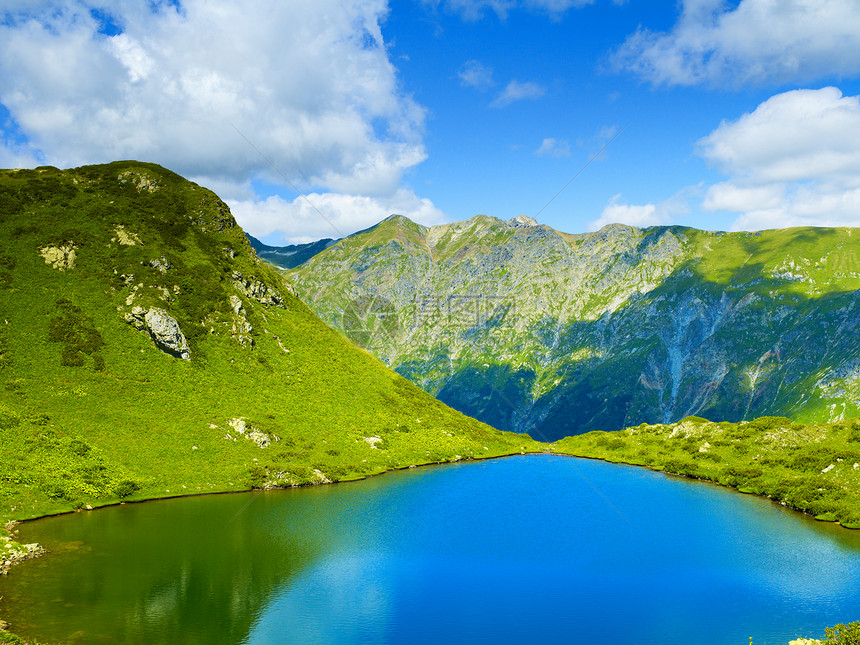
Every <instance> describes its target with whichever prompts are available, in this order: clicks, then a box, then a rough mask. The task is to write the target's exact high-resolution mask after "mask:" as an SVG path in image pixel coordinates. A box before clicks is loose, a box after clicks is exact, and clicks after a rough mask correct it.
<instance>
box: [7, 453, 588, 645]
mask: <svg viewBox="0 0 860 645" xmlns="http://www.w3.org/2000/svg"><path fill="white" fill-rule="evenodd" d="M545 454H556V453H553V452H551V451H540V452H535V451H529V452H522V451H519V452H511V453H507V454H501V455H490V456H487V457H467V458H461V459H455V460H452V461H428V462H425V463H420V464H410V465H409V466H401V467H398V468H390V469H388V470H384V471H382V472H378V473H371V474H369V475H364V476H362V477H356V478H352V479H344V480H337V481H329V482H306V483H302V484H297V485H294V486H273V487H271V488H250V489H242V490H216V491H206V492H200V493H182V494H176V495H174V494H170V495H163V496H155V497H144V498H141V499H129V500H123V501H119V502H108V503H106V504H99V505H96V506H90V507H88V508H76V509H72V510H68V511H60V512H57V513H45V514H44V515H39V516H36V517H28V518H24V519H20V520H11V521H9V522H7V523H6V525H5V526H4V527H3V528H4V529H5V532H6V533H7V534H8V537H7V536H3V535H0V540H3V541H4V542H6V544H7V546H8V548H10V549H11V551H10V553H9V554H8V555H4V556H3V557H2V559H0V575H4V576H5V575H8V574H9V572H10V571H11V570H12V568H13V567H14V566H15V565H17V564H20V563H21V562H25V561H27V560H32V559H34V558H38V557H41V556H43V555H50V551H48V550H47V549H45V548H44V547H42V546H41V545H40V544H37V543H33V544H21V543H19V542H16V541H15V535H14V528H15V527H16V526H18V525H20V524H24V523H29V522H36V521H38V520H43V519H46V518H49V517H60V516H62V515H71V514H73V513H90V512H92V511H97V510H99V509H103V508H110V507H113V506H124V505H126V504H145V503H152V502H160V501H164V500H169V499H181V498H186V497H201V496H204V495H231V494H237V495H238V494H243V493H254V492H265V491H270V490H291V489H296V488H310V487H314V486H332V485H336V484H351V483H353V482H360V481H365V480H367V479H371V478H373V477H381V476H383V475H388V474H390V473H395V472H400V471H403V470H411V469H414V468H425V467H430V466H445V465H450V464H460V463H466V462H478V461H491V460H494V459H507V458H508V457H518V456H524V455H545ZM565 456H575V455H565ZM8 629H9V624H8V623H6V622H5V621H4V620H3V618H2V615H0V636H3V635H4V634H5V635H10V636H15V635H14V634H13V633H12V632H10V631H8Z"/></svg>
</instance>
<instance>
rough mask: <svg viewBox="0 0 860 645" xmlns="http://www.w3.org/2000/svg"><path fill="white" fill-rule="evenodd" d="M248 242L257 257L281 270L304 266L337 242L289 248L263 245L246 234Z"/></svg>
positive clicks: (323, 242) (291, 246)
mask: <svg viewBox="0 0 860 645" xmlns="http://www.w3.org/2000/svg"><path fill="white" fill-rule="evenodd" d="M245 235H246V236H247V237H248V241H249V242H250V243H251V248H253V249H254V250H255V251H256V252H257V255H258V256H259V257H261V258H263V259H264V260H268V261H269V262H271V263H272V264H274V265H275V266H277V267H280V268H281V269H294V268H296V267H297V266H299V265H300V264H304V263H305V262H307V261H308V260H310V259H311V258H312V257H313V256H315V255H316V254H317V253H320V252H321V251H325V250H326V249H327V248H328V247H330V246H331V245H332V244H334V243H335V242H337V240H333V239H331V238H326V239H324V240H317V241H316V242H309V243H308V244H291V245H289V246H269V245H267V244H263V243H262V242H261V241H260V240H258V239H257V238H256V237H254V236H253V235H251V234H249V233H246V234H245Z"/></svg>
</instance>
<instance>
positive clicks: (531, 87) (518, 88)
mask: <svg viewBox="0 0 860 645" xmlns="http://www.w3.org/2000/svg"><path fill="white" fill-rule="evenodd" d="M544 94H546V89H545V88H544V87H543V86H542V85H538V84H537V83H533V82H531V81H527V82H525V83H520V82H519V81H517V80H513V81H511V82H510V83H508V84H507V86H505V89H504V90H502V92H501V94H499V95H498V96H497V97H496V98H495V99H493V102H492V103H490V107H493V108H503V107H506V106H508V105H510V104H511V103H515V102H516V101H522V100H524V99H529V100H534V99H539V98H540V97H542V96H543V95H544Z"/></svg>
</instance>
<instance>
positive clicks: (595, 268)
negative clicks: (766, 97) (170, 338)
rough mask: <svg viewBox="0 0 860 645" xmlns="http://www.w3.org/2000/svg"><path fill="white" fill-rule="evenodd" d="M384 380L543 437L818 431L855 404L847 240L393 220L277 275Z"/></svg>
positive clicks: (856, 279)
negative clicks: (798, 427)
mask: <svg viewBox="0 0 860 645" xmlns="http://www.w3.org/2000/svg"><path fill="white" fill-rule="evenodd" d="M289 275H290V278H291V280H292V281H293V284H294V285H295V287H296V289H297V292H298V293H299V295H300V296H301V297H302V298H303V299H304V300H305V302H307V303H308V305H309V306H310V307H311V308H312V309H314V311H316V312H317V314H318V315H319V316H320V317H321V318H322V319H323V320H325V321H326V322H328V323H329V324H332V325H334V326H336V327H338V328H339V329H341V330H342V331H343V332H344V333H345V334H346V335H347V336H349V337H350V338H352V339H353V340H354V341H355V342H357V343H358V344H359V345H361V346H363V347H365V348H367V349H368V350H369V351H371V352H373V353H374V354H375V355H376V356H378V357H379V358H381V359H382V360H383V361H385V363H387V364H388V365H389V366H390V367H392V368H394V369H396V370H397V371H398V372H399V373H400V374H402V375H404V376H406V377H407V378H409V379H410V380H412V381H413V382H415V383H417V384H419V385H420V386H421V387H422V388H424V389H425V390H426V391H427V392H429V393H431V394H433V395H434V396H437V397H438V398H439V399H440V400H442V401H444V402H446V403H447V404H449V405H451V406H452V407H454V408H456V409H458V410H461V411H462V412H464V413H466V414H469V415H471V416H474V417H476V418H478V419H480V420H482V421H484V422H486V423H488V424H491V425H493V426H495V427H497V428H501V429H506V430H515V431H518V432H524V431H527V432H529V433H530V434H531V435H532V436H533V437H536V438H539V439H541V440H555V439H558V438H560V437H563V436H566V435H573V434H578V433H582V432H587V431H590V430H595V429H598V430H614V429H619V428H623V427H628V426H634V425H638V424H640V423H671V422H674V421H678V420H680V419H682V418H684V417H686V416H689V415H698V416H702V417H705V418H708V419H711V420H712V421H741V420H744V419H752V418H755V417H758V416H765V415H782V416H788V417H791V418H792V419H794V420H796V421H810V422H820V421H829V420H836V419H840V418H843V417H850V416H856V415H857V414H858V405H860V343H858V342H857V338H858V331H860V317H858V314H860V296H858V292H857V289H858V288H860V231H858V230H856V229H849V228H838V229H835V228H794V229H786V230H770V231H760V232H742V233H724V232H708V231H700V230H696V229H691V228H684V227H652V228H645V229H639V228H634V227H630V226H623V225H618V224H615V225H609V226H606V227H604V228H602V229H601V230H599V231H597V232H594V233H585V234H578V235H572V234H567V233H562V232H559V231H556V230H553V229H552V228H550V227H548V226H544V225H539V224H537V223H536V222H535V221H534V220H531V219H530V218H526V217H520V218H516V219H514V220H510V221H502V220H499V219H496V218H493V217H487V216H483V215H479V216H477V217H474V218H472V219H470V220H468V221H465V222H459V223H455V224H445V225H440V226H433V227H430V228H427V227H424V226H421V225H418V224H416V223H414V222H412V221H410V220H409V219H407V218H405V217H402V216H392V217H389V218H388V219H386V220H384V221H383V222H381V223H380V224H379V225H377V226H376V227H374V228H372V229H369V230H367V231H363V232H361V233H357V234H355V235H352V236H350V237H347V238H345V239H343V240H341V241H339V242H338V243H336V244H334V245H333V246H331V247H329V248H328V249H326V250H325V251H323V252H322V253H319V254H318V255H315V256H314V257H312V258H311V259H310V260H309V261H308V262H306V263H305V264H303V265H302V266H300V267H298V268H297V269H295V270H293V271H292V272H290V274H289Z"/></svg>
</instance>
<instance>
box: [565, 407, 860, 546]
mask: <svg viewBox="0 0 860 645" xmlns="http://www.w3.org/2000/svg"><path fill="white" fill-rule="evenodd" d="M553 449H554V450H556V451H557V452H560V453H564V454H569V455H576V456H581V457H591V458H598V459H605V460H607V461H612V462H621V463H627V464H634V465H640V466H648V467H650V468H653V469H655V470H662V471H665V472H668V473H674V474H678V475H685V476H688V477H695V478H697V479H703V480H708V481H713V482H717V483H719V484H723V485H725V486H731V487H733V488H737V490H739V491H740V492H743V493H754V494H756V495H762V496H765V497H770V498H772V499H774V500H775V501H777V502H780V503H781V504H784V505H786V506H788V507H790V508H794V509H797V510H799V511H803V512H805V513H810V514H812V515H815V516H816V519H821V520H827V521H838V522H839V523H841V524H842V525H843V526H846V527H849V528H856V529H860V467H857V468H855V464H857V463H860V420H858V419H853V420H848V421H841V422H837V423H829V424H817V425H816V424H798V423H793V422H792V421H791V420H790V419H786V418H783V417H762V418H760V419H756V420H755V421H751V422H742V423H727V422H723V423H712V422H710V421H707V420H705V419H700V418H697V417H688V418H687V419H684V420H683V421H680V422H678V423H676V424H672V425H652V426H648V425H644V424H643V425H641V426H638V427H634V428H627V429H625V430H620V431H616V432H589V433H588V434H584V435H578V436H574V437H566V438H564V439H562V440H561V441H558V442H556V443H555V444H553Z"/></svg>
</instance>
